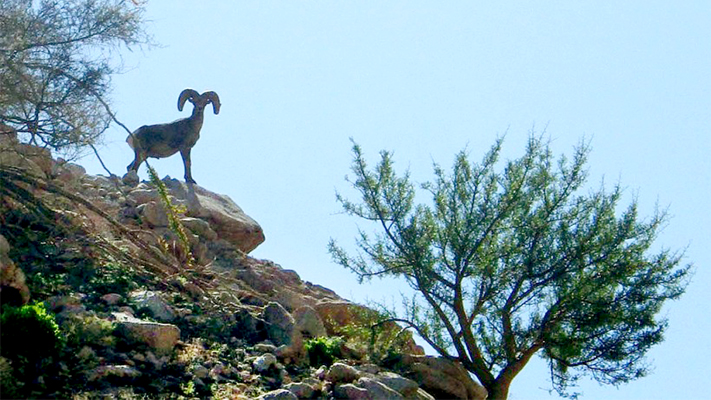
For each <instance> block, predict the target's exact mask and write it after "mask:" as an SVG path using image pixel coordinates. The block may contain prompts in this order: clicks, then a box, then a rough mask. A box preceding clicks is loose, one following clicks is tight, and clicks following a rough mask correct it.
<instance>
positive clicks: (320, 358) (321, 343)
mask: <svg viewBox="0 0 711 400" xmlns="http://www.w3.org/2000/svg"><path fill="white" fill-rule="evenodd" d="M342 345H343V338H341V337H339V336H334V337H319V338H316V339H310V340H307V341H306V342H305V343H304V347H305V348H306V354H307V355H308V356H309V364H311V366H313V367H318V366H321V365H326V366H330V365H331V364H333V361H335V360H336V359H337V358H340V357H341V346H342Z"/></svg>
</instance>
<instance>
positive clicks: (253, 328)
mask: <svg viewBox="0 0 711 400" xmlns="http://www.w3.org/2000/svg"><path fill="white" fill-rule="evenodd" d="M234 321H235V322H234V324H233V327H232V332H233V335H235V336H237V337H239V338H242V339H245V340H247V341H248V342H251V343H254V342H259V341H260V340H264V339H266V338H267V334H266V332H265V330H264V325H265V323H264V321H263V320H262V319H261V318H259V317H257V316H255V315H254V314H253V313H252V312H251V311H250V310H249V308H247V307H240V308H239V309H238V310H237V311H236V312H235V314H234Z"/></svg>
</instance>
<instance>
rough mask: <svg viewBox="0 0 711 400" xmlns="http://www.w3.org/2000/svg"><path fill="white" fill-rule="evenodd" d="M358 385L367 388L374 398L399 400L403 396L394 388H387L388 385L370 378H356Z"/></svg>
mask: <svg viewBox="0 0 711 400" xmlns="http://www.w3.org/2000/svg"><path fill="white" fill-rule="evenodd" d="M358 386H360V387H362V388H363V389H365V390H367V391H368V393H370V395H371V396H373V398H374V399H381V400H400V399H404V397H403V396H402V395H401V394H400V393H398V392H396V391H395V390H393V389H391V388H389V387H388V386H386V385H384V384H382V383H380V382H378V381H376V380H375V379H371V378H365V377H363V378H360V379H358Z"/></svg>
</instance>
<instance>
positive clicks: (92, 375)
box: [87, 365, 141, 383]
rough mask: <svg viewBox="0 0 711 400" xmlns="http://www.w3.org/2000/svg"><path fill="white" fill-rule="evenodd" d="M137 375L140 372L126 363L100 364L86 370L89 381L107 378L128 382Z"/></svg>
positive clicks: (139, 374)
mask: <svg viewBox="0 0 711 400" xmlns="http://www.w3.org/2000/svg"><path fill="white" fill-rule="evenodd" d="M139 376H141V372H140V371H139V370H137V369H135V368H133V367H130V366H128V365H102V366H99V367H96V368H94V369H92V370H91V371H89V372H87V380H88V381H89V382H93V381H98V380H104V379H109V380H114V381H120V382H121V383H129V382H131V381H133V380H134V379H136V378H138V377H139Z"/></svg>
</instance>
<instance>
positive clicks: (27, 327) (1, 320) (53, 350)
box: [0, 303, 64, 363]
mask: <svg viewBox="0 0 711 400" xmlns="http://www.w3.org/2000/svg"><path fill="white" fill-rule="evenodd" d="M63 344H64V343H63V340H62V337H61V335H60V332H59V326H58V325H57V322H56V321H55V320H54V315H53V314H51V313H49V312H47V310H46V309H45V308H44V304H43V303H37V304H33V305H26V306H22V307H9V306H5V307H3V309H2V316H0V354H1V355H2V356H3V357H5V358H7V359H9V360H12V361H18V362H29V363H33V362H38V361H40V360H42V359H43V358H47V357H53V356H57V355H58V354H59V351H60V350H61V349H62V346H63Z"/></svg>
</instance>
